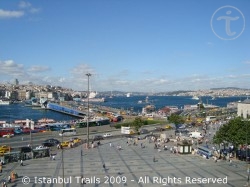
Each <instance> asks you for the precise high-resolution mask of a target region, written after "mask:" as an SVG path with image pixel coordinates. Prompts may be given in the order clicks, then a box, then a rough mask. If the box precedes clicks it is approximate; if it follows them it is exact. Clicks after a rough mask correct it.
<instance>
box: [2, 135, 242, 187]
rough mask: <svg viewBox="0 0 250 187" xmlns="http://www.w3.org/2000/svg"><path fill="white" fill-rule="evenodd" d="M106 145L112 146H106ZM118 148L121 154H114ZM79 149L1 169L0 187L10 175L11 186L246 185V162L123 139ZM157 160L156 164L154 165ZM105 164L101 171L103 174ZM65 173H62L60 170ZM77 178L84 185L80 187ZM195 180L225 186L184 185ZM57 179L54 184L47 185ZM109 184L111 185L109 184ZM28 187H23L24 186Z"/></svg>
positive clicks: (109, 140) (156, 186)
mask: <svg viewBox="0 0 250 187" xmlns="http://www.w3.org/2000/svg"><path fill="white" fill-rule="evenodd" d="M110 143H111V145H112V146H110ZM141 143H143V145H145V148H141ZM117 146H121V148H122V149H121V150H117V148H116V147H117ZM82 148H83V146H79V147H76V148H73V149H65V150H64V151H63V153H64V154H63V155H64V156H63V164H62V159H61V158H62V157H61V156H62V154H61V151H58V152H57V155H56V156H55V160H51V159H50V158H48V157H47V158H42V159H33V160H27V161H24V166H20V165H19V163H11V164H8V165H6V166H5V167H4V168H3V173H2V174H1V175H0V179H1V181H3V180H6V179H7V177H8V174H9V173H10V172H11V171H12V170H14V171H15V172H16V173H17V174H18V176H19V177H18V179H17V180H16V181H15V182H13V183H10V184H8V187H10V186H13V187H14V186H18V187H19V186H21V187H22V186H32V187H47V186H48V187H62V186H63V184H62V183H60V178H62V177H63V175H64V178H65V182H66V183H67V184H65V187H81V186H86V187H116V186H117V187H119V186H129V187H130V186H131V187H137V186H138V187H143V186H149V187H151V186H152V187H154V186H155V187H158V186H185V187H186V186H187V187H189V186H190V187H191V186H192V187H193V186H194V187H195V186H209V187H210V186H211V187H216V186H220V187H221V186H223V187H224V186H225V187H226V186H231V187H232V186H235V187H239V186H244V184H246V175H247V173H246V164H245V162H240V161H234V162H233V164H232V165H230V163H229V162H226V161H219V162H217V163H216V162H214V161H213V160H212V159H209V160H207V159H204V158H202V157H200V156H195V155H178V154H172V153H170V151H169V150H167V151H163V150H162V151H161V152H158V150H157V149H154V143H148V142H147V141H146V140H141V141H139V142H138V145H137V146H134V145H127V138H125V137H121V138H115V139H107V140H102V141H101V145H100V146H99V147H97V148H91V149H82ZM154 157H155V159H156V162H154V161H153V158H154ZM103 164H105V169H104V168H103ZM62 168H64V169H62ZM81 176H83V177H84V178H85V181H86V183H87V184H81V179H80V178H81ZM187 177H191V178H193V179H199V178H202V179H203V178H205V179H208V178H216V179H226V182H225V184H219V183H217V182H216V183H215V184H211V183H210V184H196V183H192V184H190V183H189V182H187V181H186V178H187ZM53 178H56V179H58V180H57V181H54V184H52V183H50V182H51V181H49V179H53ZM108 179H109V181H108ZM28 182H29V184H24V183H28Z"/></svg>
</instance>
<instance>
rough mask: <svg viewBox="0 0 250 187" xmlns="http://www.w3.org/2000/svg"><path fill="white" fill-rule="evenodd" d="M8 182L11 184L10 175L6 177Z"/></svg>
mask: <svg viewBox="0 0 250 187" xmlns="http://www.w3.org/2000/svg"><path fill="white" fill-rule="evenodd" d="M8 182H9V183H11V177H10V175H9V176H8Z"/></svg>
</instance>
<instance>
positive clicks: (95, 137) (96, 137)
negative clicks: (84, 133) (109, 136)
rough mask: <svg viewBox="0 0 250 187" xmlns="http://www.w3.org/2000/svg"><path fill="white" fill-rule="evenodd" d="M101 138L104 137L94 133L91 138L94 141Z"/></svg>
mask: <svg viewBox="0 0 250 187" xmlns="http://www.w3.org/2000/svg"><path fill="white" fill-rule="evenodd" d="M103 139H104V138H103V136H102V135H95V136H94V138H93V140H94V141H97V140H103Z"/></svg>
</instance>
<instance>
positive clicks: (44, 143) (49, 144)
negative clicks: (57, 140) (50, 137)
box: [42, 142, 55, 147]
mask: <svg viewBox="0 0 250 187" xmlns="http://www.w3.org/2000/svg"><path fill="white" fill-rule="evenodd" d="M54 145H55V144H54V143H51V142H43V143H42V146H44V147H53V146H54Z"/></svg>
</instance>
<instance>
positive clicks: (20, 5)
mask: <svg viewBox="0 0 250 187" xmlns="http://www.w3.org/2000/svg"><path fill="white" fill-rule="evenodd" d="M18 6H19V8H23V9H25V8H29V7H31V4H30V3H29V2H27V1H20V3H19V5H18Z"/></svg>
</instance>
